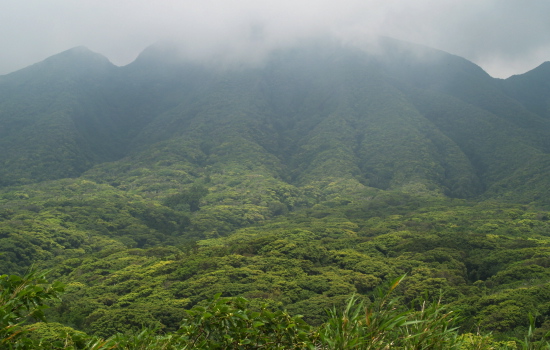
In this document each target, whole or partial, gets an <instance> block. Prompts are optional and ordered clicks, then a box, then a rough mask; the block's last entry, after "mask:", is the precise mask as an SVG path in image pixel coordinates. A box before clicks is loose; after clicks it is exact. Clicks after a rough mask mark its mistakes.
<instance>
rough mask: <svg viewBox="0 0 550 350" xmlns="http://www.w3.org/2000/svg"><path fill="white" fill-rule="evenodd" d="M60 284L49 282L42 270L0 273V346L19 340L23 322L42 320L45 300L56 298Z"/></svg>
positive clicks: (4, 346) (60, 290)
mask: <svg viewBox="0 0 550 350" xmlns="http://www.w3.org/2000/svg"><path fill="white" fill-rule="evenodd" d="M63 289H64V285H63V284H62V283H60V282H54V283H53V284H50V283H49V282H48V281H47V280H46V278H45V273H37V272H36V271H33V270H30V271H29V272H28V273H27V274H26V275H25V276H23V277H20V276H16V275H0V348H2V349H4V348H8V347H11V346H12V345H13V344H16V343H18V342H20V339H21V341H22V342H23V341H26V339H23V337H22V335H23V334H24V332H25V331H24V329H23V324H24V323H25V322H26V321H27V320H29V319H31V318H32V319H38V320H44V310H45V309H47V308H48V306H47V305H45V303H46V302H47V301H49V300H55V299H58V298H59V295H60V294H61V292H63Z"/></svg>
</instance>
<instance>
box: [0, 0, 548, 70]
mask: <svg viewBox="0 0 550 350" xmlns="http://www.w3.org/2000/svg"><path fill="white" fill-rule="evenodd" d="M320 34H321V35H324V34H326V35H336V36H338V37H341V38H347V37H353V38H360V37H369V36H376V35H385V36H390V37H393V38H397V39H401V40H405V41H410V42H414V43H419V44H424V45H427V46H431V47H434V48H437V49H441V50H444V51H447V52H449V53H452V54H456V55H459V56H462V57H465V58H467V59H469V60H471V61H473V62H475V63H477V64H478V65H480V66H481V67H482V68H483V69H485V70H486V71H487V72H488V73H489V74H491V75H492V76H494V77H500V78H505V77H508V76H510V75H513V74H519V73H524V72H526V71H528V70H530V69H533V68H535V67H536V66H538V65H539V64H541V63H542V62H544V61H549V60H550V1H549V0H529V1H525V0H516V1H512V0H338V1H333V0H275V1H272V0H179V1H178V0H47V1H46V0H0V74H6V73H9V72H12V71H14V70H17V69H20V68H23V67H25V66H28V65H30V64H33V63H36V62H39V61H41V60H43V59H45V58H47V57H48V56H51V55H54V54H56V53H59V52H61V51H64V50H67V49H69V48H72V47H75V46H80V45H83V46H86V47H88V48H89V49H91V50H93V51H95V52H98V53H101V54H103V55H104V56H106V57H107V58H109V59H110V60H111V62H113V63H114V64H117V65H125V64H128V63H130V62H131V61H132V60H134V59H135V57H136V56H137V55H138V54H139V52H141V51H142V50H143V49H144V48H145V47H147V46H149V45H150V44H152V43H154V42H156V41H159V40H163V39H175V40H178V41H179V42H180V43H182V44H184V45H185V48H186V50H188V52H190V55H191V56H193V55H196V56H197V57H199V56H201V55H202V56H212V55H235V56H236V57H239V56H242V55H246V54H248V53H250V52H254V51H258V50H259V48H261V49H262V50H265V49H269V48H272V47H276V46H279V45H288V44H291V43H293V42H295V41H296V40H297V39H299V38H303V37H308V36H311V35H320Z"/></svg>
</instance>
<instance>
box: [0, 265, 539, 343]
mask: <svg viewBox="0 0 550 350" xmlns="http://www.w3.org/2000/svg"><path fill="white" fill-rule="evenodd" d="M403 278H404V277H400V278H398V279H396V280H395V281H393V282H391V283H390V285H389V287H388V288H387V289H379V290H378V294H377V295H375V297H374V300H373V301H372V302H364V301H360V299H359V298H358V297H356V296H353V297H351V298H350V299H349V301H348V303H347V305H346V307H345V308H344V309H343V310H337V309H336V308H333V309H332V310H330V311H328V316H329V319H328V320H327V322H326V323H325V324H323V325H322V326H321V327H320V328H318V329H316V328H314V327H311V326H309V325H308V324H307V323H305V322H304V321H303V320H302V318H301V316H291V315H289V314H288V313H287V312H286V311H282V310H271V309H268V308H267V307H266V306H262V307H259V308H255V307H254V306H253V305H252V304H251V303H250V302H249V301H248V300H246V299H245V298H241V297H234V298H222V297H220V294H218V295H216V296H215V297H214V298H213V299H212V300H211V301H209V302H208V303H206V304H204V305H196V306H195V307H193V308H192V309H191V310H188V311H187V312H186V313H187V315H186V316H185V317H184V319H183V322H182V324H181V327H180V328H179V330H178V331H176V332H172V333H168V334H160V333H159V330H158V329H149V328H144V329H143V330H142V331H141V332H139V333H135V334H116V335H114V336H112V337H110V338H108V339H100V338H97V337H93V336H88V335H87V334H85V333H83V332H79V331H75V330H73V329H71V328H70V327H66V326H63V325H61V324H57V323H53V324H46V323H35V324H32V325H30V326H23V323H24V322H25V321H26V320H27V319H29V318H32V319H41V320H43V319H44V314H43V310H44V309H45V308H46V307H47V306H45V302H47V301H48V300H51V299H57V298H58V297H59V294H60V293H61V292H62V290H63V285H61V284H59V283H53V284H49V283H48V282H47V281H46V279H45V278H44V274H38V273H36V272H34V271H31V272H30V273H28V274H27V275H25V276H24V277H19V276H14V275H11V276H8V275H2V276H0V288H1V289H0V322H1V323H0V348H1V349H39V348H40V349H42V348H47V349H73V350H76V349H86V350H106V349H126V350H137V349H141V350H147V349H151V350H153V349H155V350H157V349H165V350H171V349H174V350H175V349H178V350H185V349H187V350H191V349H209V350H211V349H214V350H215V349H239V350H246V349H275V350H276V349H295V350H297V349H316V350H333V349H346V350H347V349H361V350H367V349H433V350H444V349H456V350H474V349H475V350H489V349H518V345H519V349H526V350H535V349H548V348H549V344H548V343H547V342H546V341H544V340H543V341H539V342H536V341H534V339H533V332H532V329H533V328H534V318H532V317H531V327H530V330H529V334H528V335H527V337H526V338H525V340H524V341H515V342H514V341H510V342H495V341H494V340H493V338H492V337H491V335H472V334H464V335H461V336H459V335H458V329H457V328H456V327H454V324H455V321H456V317H455V315H454V314H453V312H452V311H448V310H446V309H445V308H444V307H443V306H442V305H441V304H440V303H439V302H438V301H436V302H433V303H423V304H422V305H420V307H418V308H412V309H407V308H405V307H403V306H402V304H401V303H400V302H399V299H398V298H394V297H392V292H393V291H394V290H395V289H396V288H397V287H398V285H399V283H400V282H401V281H402V280H403Z"/></svg>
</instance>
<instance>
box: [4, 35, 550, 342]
mask: <svg viewBox="0 0 550 350" xmlns="http://www.w3.org/2000/svg"><path fill="white" fill-rule="evenodd" d="M396 45H397V44H396V43H394V42H391V41H388V42H386V43H385V44H384V45H382V46H381V48H384V49H385V50H388V52H387V56H388V57H387V58H388V59H387V60H384V61H381V60H380V59H379V57H376V56H375V57H372V56H369V55H366V54H365V53H364V52H363V51H360V50H357V49H354V48H352V47H345V46H340V45H336V44H328V43H320V42H318V43H310V44H307V45H304V47H302V48H299V49H298V48H295V49H289V50H283V51H279V52H275V53H273V55H272V56H270V57H269V58H268V59H267V60H266V62H264V64H263V65H260V66H257V67H240V68H238V69H236V68H235V69H233V68H232V69H225V68H224V69H222V68H220V67H215V68H214V67H206V66H201V65H196V64H193V63H189V62H178V61H177V60H170V59H168V58H167V57H164V56H163V55H165V54H166V52H165V51H163V50H161V49H159V48H158V47H157V48H155V47H152V48H150V49H148V50H147V51H146V52H144V53H143V54H142V55H141V56H140V57H139V58H138V59H137V60H136V62H134V63H132V64H130V65H129V66H127V67H120V68H119V67H115V66H113V65H111V64H110V63H109V62H108V61H106V60H105V59H104V58H102V57H100V56H98V55H96V54H93V53H91V52H89V51H87V50H86V49H83V48H78V49H74V50H70V51H67V52H65V53H62V54H60V55H57V56H55V57H52V58H50V59H48V60H47V61H44V62H42V63H40V64H37V65H35V66H32V67H29V68H27V69H24V70H22V71H19V72H16V73H13V74H10V75H8V76H3V77H0V126H1V128H0V146H1V147H2V149H3V150H4V151H3V152H2V153H1V154H0V164H2V167H1V168H0V186H1V187H0V266H1V270H2V271H1V273H3V274H5V275H2V277H1V283H2V285H1V286H2V291H1V293H2V294H1V295H2V300H1V305H0V306H1V307H2V314H1V315H0V316H1V322H2V324H0V330H1V332H2V333H1V334H0V335H1V336H2V340H1V341H2V342H3V343H2V345H5V347H12V348H25V347H27V348H33V346H34V348H36V347H40V346H41V347H47V346H51V347H53V348H59V349H63V348H65V349H71V348H74V349H110V348H126V349H172V348H174V349H176V348H177V349H182V348H189V349H191V348H205V349H216V348H220V349H222V348H240V349H246V348H250V349H256V348H262V347H263V348H266V349H276V348H281V349H283V348H284V349H287V348H296V349H307V348H318V349H333V348H346V349H348V348H349V349H353V348H357V349H369V348H372V349H382V348H385V347H388V346H389V347H393V348H406V349H428V348H430V349H438V348H439V349H453V348H454V349H499V348H502V349H506V348H510V349H535V348H537V347H538V348H545V347H547V344H546V343H545V339H546V338H545V336H546V334H547V333H548V332H549V331H550V292H549V290H550V285H549V282H548V281H549V277H550V270H549V268H550V258H549V257H550V211H549V210H550V206H549V205H550V201H549V198H550V192H549V191H550V190H549V189H550V179H549V178H548V176H547V174H548V170H549V169H550V155H549V152H550V144H549V143H548V140H550V124H549V123H550V122H549V119H548V113H547V112H548V111H546V110H545V109H544V106H545V103H546V100H545V98H547V95H545V94H544V93H541V94H542V95H539V94H533V95H532V96H531V95H530V96H527V95H525V93H524V92H525V91H527V90H525V89H526V88H527V87H529V86H532V87H531V88H530V89H531V90H533V89H541V91H547V90H544V89H546V88H547V87H546V85H545V84H546V83H545V81H546V80H544V77H546V69H547V67H546V66H541V67H540V68H539V69H537V70H536V71H534V72H531V73H528V74H525V75H524V76H521V77H515V78H513V79H510V80H507V81H496V80H494V79H492V78H490V77H489V76H488V75H486V74H485V73H484V72H482V71H481V70H480V69H479V67H476V66H475V65H473V64H471V63H469V62H467V61H465V60H462V59H460V58H457V57H454V56H450V55H446V54H443V53H440V52H436V51H431V50H428V49H419V48H414V47H412V46H411V47H408V46H399V47H396ZM418 50H420V51H422V52H419V51H418ZM396 52H399V55H398V56H395V55H394V54H395V53H396ZM419 53H421V54H420V55H419ZM419 57H423V59H420V58H419ZM405 63H406V64H405ZM428 63H429V64H428ZM404 67H409V68H406V69H405V68H404ZM46 87H47V88H46ZM531 90H529V91H531ZM29 140H32V142H29ZM33 266H34V267H36V268H38V269H40V270H49V271H50V275H49V276H50V277H51V278H53V279H55V280H58V281H59V283H53V284H50V283H48V282H47V280H46V279H45V277H44V275H41V274H37V273H36V272H32V273H30V274H26V272H27V271H28V270H29V269H31V268H32V267H33ZM404 275H406V276H407V277H406V278H405V279H403V280H401V279H400V278H399V276H404ZM17 276H24V277H17ZM396 278H397V280H396ZM392 280H393V281H395V283H391V282H390V281H392ZM61 283H62V284H63V285H64V287H62V285H61ZM63 289H64V294H63V297H62V298H61V300H59V296H60V293H61V291H62V290H63ZM21 293H22V294H21ZM46 305H48V306H51V307H49V308H48V309H46V308H45V306H46ZM327 310H328V311H327ZM43 316H46V317H47V319H48V320H49V321H50V322H48V323H45V322H42V321H43ZM426 329H428V330H429V331H425V330H426ZM37 344H38V345H37ZM45 344H50V345H45Z"/></svg>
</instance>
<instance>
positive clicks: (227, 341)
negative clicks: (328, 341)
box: [178, 294, 313, 349]
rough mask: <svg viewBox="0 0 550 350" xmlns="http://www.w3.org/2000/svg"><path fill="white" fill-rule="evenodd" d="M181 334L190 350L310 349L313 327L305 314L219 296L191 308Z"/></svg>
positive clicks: (242, 299) (241, 299) (311, 346)
mask: <svg viewBox="0 0 550 350" xmlns="http://www.w3.org/2000/svg"><path fill="white" fill-rule="evenodd" d="M178 333H179V334H181V335H182V337H183V338H184V339H185V340H186V342H187V346H186V347H185V348H186V349H309V348H313V343H312V342H311V339H310V338H311V327H310V326H309V325H308V324H307V323H305V322H304V321H303V320H302V318H301V316H290V315H289V314H288V313H287V312H286V311H280V310H276V311H272V310H269V309H267V308H266V307H262V308H260V309H259V310H253V309H250V308H249V303H248V301H247V300H246V299H244V298H220V295H219V294H218V295H216V296H215V297H214V299H213V300H212V301H211V302H210V303H209V304H208V305H207V306H205V307H203V306H195V307H194V308H193V309H192V310H190V311H188V316H187V317H186V319H185V320H184V322H183V325H182V327H181V329H180V330H179V331H178Z"/></svg>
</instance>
